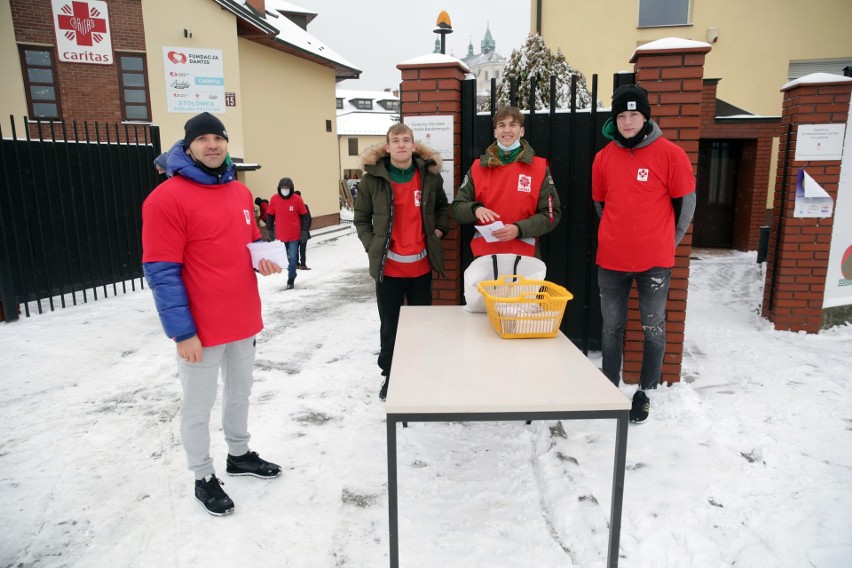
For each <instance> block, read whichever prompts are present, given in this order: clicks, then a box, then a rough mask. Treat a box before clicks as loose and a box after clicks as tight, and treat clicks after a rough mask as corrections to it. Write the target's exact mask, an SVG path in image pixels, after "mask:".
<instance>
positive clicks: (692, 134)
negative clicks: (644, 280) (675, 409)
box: [622, 47, 715, 383]
mask: <svg viewBox="0 0 852 568" xmlns="http://www.w3.org/2000/svg"><path fill="white" fill-rule="evenodd" d="M709 51H710V48H709V47H706V48H689V49H683V50H659V51H647V52H638V53H637V54H636V55H634V57H633V59H632V60H631V62H632V63H634V72H635V73H636V82H637V83H638V84H639V85H641V86H642V87H644V88H645V89H647V90H648V100H649V102H650V103H651V116H652V117H653V119H654V121H655V122H656V123H657V124H658V125H659V126H660V129H662V131H663V135H664V136H665V137H666V138H668V139H669V140H671V141H672V142H674V143H676V144H678V145H679V146H680V147H681V148H683V149H684V150H685V151H686V153H687V155H688V156H689V159H690V161H691V162H692V168H693V173H695V171H696V170H697V166H698V144H699V142H698V141H699V136H700V134H701V122H702V121H701V118H702V107H703V106H704V104H703V102H704V99H703V75H704V57H705V55H706V54H707V52H709ZM714 104H715V103H714ZM691 251H692V227H690V228H689V231H688V232H687V234H686V236H685V237H684V238H683V241H681V243H680V245H679V246H678V247H677V250H676V252H675V265H674V267H672V278H671V285H670V287H669V300H668V302H667V303H666V354H665V357H664V359H663V372H662V377H661V381H662V382H667V383H673V382H677V381H679V380H680V372H681V363H682V360H683V340H684V328H685V324H686V301H687V296H688V289H687V288H688V283H689V255H690V253H691ZM643 341H644V334H643V332H642V325H641V323H640V322H639V297H638V295H637V293H636V287H635V286H634V288H633V290H632V291H631V295H630V304H629V314H628V320H627V332H626V334H625V344H624V367H623V373H622V374H623V378H624V381H625V382H627V383H638V382H639V370H640V368H641V366H642V344H643Z"/></svg>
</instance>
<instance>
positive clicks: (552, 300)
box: [478, 275, 574, 339]
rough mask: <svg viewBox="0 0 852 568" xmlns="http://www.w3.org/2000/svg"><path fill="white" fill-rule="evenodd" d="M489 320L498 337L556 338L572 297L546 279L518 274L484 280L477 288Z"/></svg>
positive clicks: (566, 291)
mask: <svg viewBox="0 0 852 568" xmlns="http://www.w3.org/2000/svg"><path fill="white" fill-rule="evenodd" d="M478 288H479V293H480V294H482V297H483V298H484V299H485V311H486V312H488V319H489V320H491V325H492V326H493V327H494V331H496V332H497V333H498V334H499V335H500V337H503V338H505V339H519V338H531V337H556V334H557V333H559V325H560V324H561V323H562V316H563V314H564V313H565V306H566V304H568V300H570V299H571V298H573V297H574V296H573V295H572V294H571V292H569V291H568V290H566V289H565V288H563V287H562V286H559V285H558V284H554V283H553V282H548V281H547V280H529V279H527V278H524V277H523V276H519V275H508V276H500V277H499V278H498V279H497V280H483V281H482V282H480V283H479V285H478Z"/></svg>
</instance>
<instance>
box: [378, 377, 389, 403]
mask: <svg viewBox="0 0 852 568" xmlns="http://www.w3.org/2000/svg"><path fill="white" fill-rule="evenodd" d="M388 383H390V378H389V377H385V380H384V382H383V383H382V388H380V389H379V398H380V399H381V400H384V399H386V398H387V397H388Z"/></svg>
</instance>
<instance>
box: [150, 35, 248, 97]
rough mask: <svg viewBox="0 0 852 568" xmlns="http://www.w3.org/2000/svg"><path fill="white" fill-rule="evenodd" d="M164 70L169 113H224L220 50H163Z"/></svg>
mask: <svg viewBox="0 0 852 568" xmlns="http://www.w3.org/2000/svg"><path fill="white" fill-rule="evenodd" d="M163 71H164V72H165V74H166V100H167V102H168V109H169V112H192V113H196V112H204V111H207V112H225V72H224V65H223V64H222V50H221V49H202V48H195V47H163ZM235 103H236V101H235Z"/></svg>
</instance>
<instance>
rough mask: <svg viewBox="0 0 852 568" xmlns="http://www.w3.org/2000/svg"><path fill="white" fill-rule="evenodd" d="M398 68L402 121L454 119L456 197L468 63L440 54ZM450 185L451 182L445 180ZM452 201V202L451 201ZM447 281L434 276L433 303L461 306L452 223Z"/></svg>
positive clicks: (455, 234) (447, 243) (458, 235)
mask: <svg viewBox="0 0 852 568" xmlns="http://www.w3.org/2000/svg"><path fill="white" fill-rule="evenodd" d="M396 67H397V69H399V70H400V71H401V72H402V83H401V85H400V94H399V96H400V101H401V107H402V108H401V114H402V120H403V122H404V121H405V117H407V116H429V115H440V116H448V115H449V116H452V117H453V171H452V173H451V174H450V175H451V177H452V179H451V180H449V182H450V183H451V184H452V188H453V195H455V192H456V191H457V189H458V187H459V184H460V183H461V175H462V172H461V82H462V81H463V80H464V78H465V75H466V74H467V73H468V72H469V69H468V68H467V66H465V64H464V63H462V62H461V61H459V60H458V59H456V58H455V57H450V56H446V55H440V54H430V55H427V56H423V57H418V58H416V59H411V60H408V61H403V62H402V63H400V64H398V65H397V66H396ZM444 183H447V180H446V179H445V180H444ZM450 201H452V199H450ZM442 243H443V245H444V270H445V273H446V277H445V278H441V277H440V275H438V274H435V273H433V276H434V279H433V281H432V301H433V303H435V304H444V305H459V304H461V290H462V285H461V278H462V274H461V231H460V230H459V226H458V224H457V223H456V222H455V221H453V220H451V221H450V234H449V235H447V236H445V237H444V239H443V241H442Z"/></svg>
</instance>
